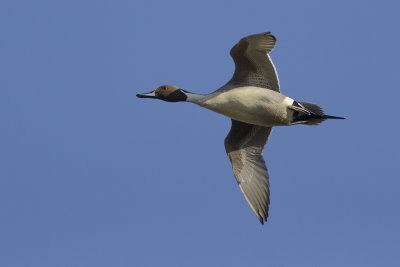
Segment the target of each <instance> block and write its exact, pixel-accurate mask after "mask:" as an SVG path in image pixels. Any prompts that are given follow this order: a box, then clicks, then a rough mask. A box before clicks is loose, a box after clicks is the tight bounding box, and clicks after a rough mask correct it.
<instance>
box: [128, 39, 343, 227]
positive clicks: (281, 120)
mask: <svg viewBox="0 0 400 267" xmlns="http://www.w3.org/2000/svg"><path fill="white" fill-rule="evenodd" d="M275 44H276V38H275V37H274V36H273V35H272V34H271V33H270V32H266V33H260V34H254V35H250V36H247V37H244V38H243V39H241V40H240V41H239V42H238V43H237V44H236V45H235V46H233V48H232V49H231V51H230V54H231V56H232V58H233V60H234V62H235V72H234V74H233V77H232V78H231V80H230V81H229V82H228V83H226V84H225V85H224V86H222V87H221V88H219V89H218V90H216V91H215V92H213V93H210V94H206V95H202V94H195V93H191V92H189V91H186V90H183V89H181V88H179V87H177V86H172V85H163V86H160V87H158V88H157V89H156V90H154V91H152V92H150V93H144V94H137V95H136V96H137V97H140V98H156V99H161V100H164V101H167V102H178V101H186V102H191V103H194V104H197V105H199V106H201V107H204V108H207V109H210V110H212V111H215V112H217V113H220V114H223V115H225V116H228V117H229V118H231V120H232V127H231V130H230V131H229V133H228V135H227V137H226V138H225V149H226V153H227V155H228V158H229V160H230V162H231V164H232V169H233V174H234V176H235V178H236V181H237V183H238V184H239V187H240V189H241V191H242V193H243V195H244V197H245V198H246V200H247V202H248V204H249V205H250V207H251V209H252V210H253V211H254V213H255V214H256V215H257V217H258V219H259V221H260V222H261V224H264V222H265V221H267V218H268V209H269V203H270V200H269V196H270V191H269V175H268V170H267V166H266V165H265V161H264V158H263V156H262V153H263V150H264V147H265V144H266V143H267V141H268V138H269V135H270V133H271V130H272V127H274V126H289V125H295V124H306V125H318V124H320V123H321V122H323V121H324V120H326V119H344V118H342V117H335V116H330V115H326V114H324V112H323V110H322V109H321V108H320V107H319V106H318V105H316V104H313V103H308V102H302V101H295V100H293V99H292V98H290V97H287V96H285V95H283V94H281V92H280V90H279V79H278V75H277V72H276V69H275V66H274V64H273V63H272V60H271V58H270V56H269V53H270V52H271V51H272V49H273V48H274V46H275Z"/></svg>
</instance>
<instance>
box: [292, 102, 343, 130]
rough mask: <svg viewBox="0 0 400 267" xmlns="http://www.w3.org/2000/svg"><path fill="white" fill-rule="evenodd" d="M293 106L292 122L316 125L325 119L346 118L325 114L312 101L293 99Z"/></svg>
mask: <svg viewBox="0 0 400 267" xmlns="http://www.w3.org/2000/svg"><path fill="white" fill-rule="evenodd" d="M293 108H294V112H293V124H299V123H302V124H308V125H318V124H320V123H321V122H323V121H324V120H326V119H341V120H344V119H346V118H343V117H336V116H331V115H325V113H324V111H323V110H322V108H321V107H320V106H318V105H317V104H314V103H309V102H300V101H294V102H293Z"/></svg>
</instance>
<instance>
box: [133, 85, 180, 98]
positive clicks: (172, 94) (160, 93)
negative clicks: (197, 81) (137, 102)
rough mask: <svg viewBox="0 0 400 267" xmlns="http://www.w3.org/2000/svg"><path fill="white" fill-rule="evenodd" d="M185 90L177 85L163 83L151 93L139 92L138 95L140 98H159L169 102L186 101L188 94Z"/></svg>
mask: <svg viewBox="0 0 400 267" xmlns="http://www.w3.org/2000/svg"><path fill="white" fill-rule="evenodd" d="M185 92H186V91H184V90H182V89H181V88H179V87H177V86H173V85H163V86H160V87H158V88H157V89H156V90H154V91H152V92H150V93H146V94H137V95H136V96H137V97H140V98H158V99H161V100H164V101H168V102H179V101H186V99H187V95H186V94H185Z"/></svg>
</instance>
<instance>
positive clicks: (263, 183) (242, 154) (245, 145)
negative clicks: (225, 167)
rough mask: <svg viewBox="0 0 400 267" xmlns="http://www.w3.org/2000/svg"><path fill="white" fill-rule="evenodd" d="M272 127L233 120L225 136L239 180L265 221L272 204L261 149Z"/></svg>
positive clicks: (242, 188) (226, 146)
mask: <svg viewBox="0 0 400 267" xmlns="http://www.w3.org/2000/svg"><path fill="white" fill-rule="evenodd" d="M271 130H272V127H263V126H257V125H253V124H247V123H244V122H239V121H236V120H232V127H231V130H230V132H229V134H228V136H227V137H226V138H225V149H226V153H227V154H228V157H229V160H230V161H231V163H232V169H233V174H234V175H235V178H236V181H237V182H238V184H239V187H240V189H241V190H242V192H243V195H244V197H245V198H246V200H247V202H248V203H249V205H250V207H251V208H252V210H253V211H254V213H255V214H256V215H257V217H258V219H259V220H260V222H261V223H262V224H264V221H267V218H268V206H269V181H268V178H269V176H268V170H267V166H266V165H265V161H264V159H263V157H262V152H263V150H264V147H265V144H266V143H267V141H268V137H269V135H270V133H271Z"/></svg>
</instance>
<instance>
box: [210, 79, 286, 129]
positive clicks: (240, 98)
mask: <svg viewBox="0 0 400 267" xmlns="http://www.w3.org/2000/svg"><path fill="white" fill-rule="evenodd" d="M292 103H293V99H291V98H289V97H286V96H284V95H282V94H280V93H278V92H275V91H272V90H268V89H264V88H255V87H242V88H238V89H233V90H230V91H227V92H224V93H221V94H219V95H217V96H215V97H213V98H211V99H209V100H208V101H205V102H204V105H202V106H204V107H206V108H208V109H211V110H213V111H215V112H218V113H221V114H223V115H226V116H228V117H230V118H232V119H235V120H238V121H242V122H246V123H250V124H256V125H262V126H276V125H288V124H289V123H290V121H291V118H289V115H288V109H287V107H288V106H289V105H291V104H292Z"/></svg>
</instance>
